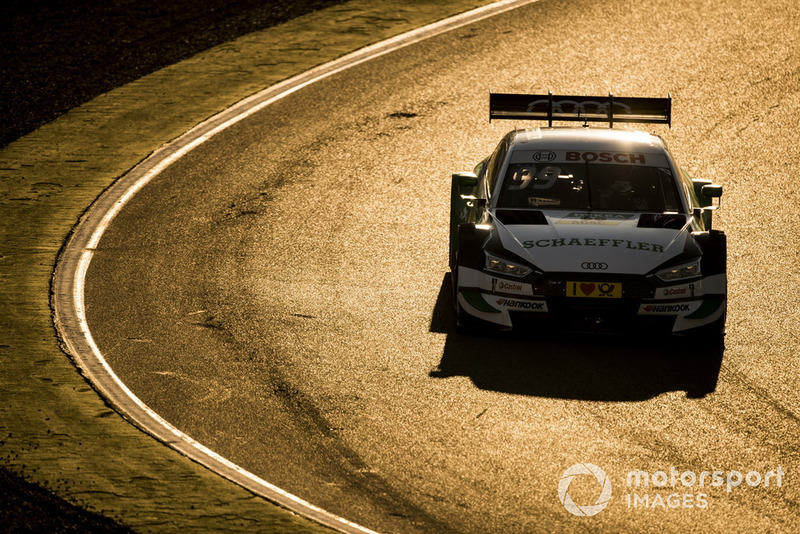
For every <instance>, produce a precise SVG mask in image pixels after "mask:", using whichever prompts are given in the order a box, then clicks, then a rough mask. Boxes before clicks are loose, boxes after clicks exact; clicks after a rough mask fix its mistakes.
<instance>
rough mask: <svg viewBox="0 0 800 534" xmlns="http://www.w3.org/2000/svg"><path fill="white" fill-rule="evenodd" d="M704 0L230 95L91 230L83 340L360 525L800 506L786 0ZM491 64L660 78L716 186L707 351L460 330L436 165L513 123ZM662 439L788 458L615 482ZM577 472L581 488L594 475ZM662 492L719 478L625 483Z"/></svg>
mask: <svg viewBox="0 0 800 534" xmlns="http://www.w3.org/2000/svg"><path fill="white" fill-rule="evenodd" d="M718 4H719V3H709V2H699V1H689V0H682V1H680V2H655V1H644V2H636V3H630V2H622V1H617V0H608V1H601V2H589V1H580V0H578V1H575V0H570V1H558V0H543V1H541V2H539V3H536V4H534V5H531V6H527V7H525V8H520V9H517V10H515V11H513V12H509V13H506V14H503V15H500V16H496V17H493V18H491V19H489V20H486V21H483V22H480V23H478V24H474V25H472V26H469V27H466V28H462V29H459V30H456V31H453V32H450V33H448V34H445V35H443V36H439V37H436V38H432V39H429V40H427V41H424V42H422V43H419V44H416V45H413V46H411V47H408V48H405V49H403V50H400V51H398V52H394V53H391V54H389V55H386V56H383V57H380V58H378V59H376V60H373V61H370V62H368V63H366V64H362V65H360V66H357V67H354V68H351V69H349V70H347V71H345V72H343V73H340V74H338V75H335V76H333V77H330V78H327V79H325V80H323V81H321V82H318V83H316V84H314V85H311V86H309V87H306V88H304V89H303V90H300V91H298V92H295V93H293V94H292V95H290V96H288V97H286V98H284V99H283V100H281V101H279V102H277V103H275V104H273V105H271V106H269V107H268V108H266V109H265V110H263V111H261V112H259V113H257V114H255V115H253V116H251V117H250V118H248V119H246V120H244V121H242V122H240V123H237V124H236V125H234V126H233V127H231V128H230V129H228V130H226V131H225V132H223V133H221V134H219V135H217V136H216V137H214V138H213V139H212V140H210V141H208V142H206V143H205V144H203V145H202V146H201V147H200V148H198V149H196V150H194V151H193V152H191V153H190V154H189V155H188V156H186V157H184V158H182V159H181V160H179V161H178V162H176V163H174V164H173V165H171V166H170V167H169V168H167V169H166V170H165V171H164V172H163V173H162V174H161V175H160V176H159V177H158V178H157V179H156V180H154V181H153V182H152V183H150V184H149V185H148V186H146V187H145V188H144V189H143V190H142V191H141V192H140V193H139V194H138V195H137V196H136V197H135V198H134V199H133V200H132V201H131V202H130V203H129V204H128V205H127V207H126V208H125V210H123V211H122V212H121V213H120V214H119V215H118V216H117V218H116V219H115V220H114V222H113V224H112V225H111V226H110V228H109V229H108V231H107V232H106V234H105V237H104V238H103V240H102V241H101V243H100V246H99V248H98V250H97V252H96V254H95V257H94V260H93V262H92V264H91V267H90V270H89V273H88V278H87V293H86V308H87V313H88V320H89V324H90V326H91V328H92V332H93V334H94V337H95V339H96V341H97V343H98V345H99V347H100V349H101V350H102V351H103V353H104V355H105V356H106V358H107V359H108V361H109V362H110V364H111V366H112V367H113V368H114V370H115V371H116V372H117V374H118V375H119V376H120V377H121V378H122V380H123V381H124V382H125V383H126V384H127V385H128V386H129V387H130V388H131V390H132V391H133V392H134V393H135V394H136V395H137V396H139V397H140V398H141V399H142V400H143V401H144V402H145V403H146V404H147V405H149V406H150V407H151V408H152V409H153V410H155V411H156V412H157V413H159V414H160V415H161V416H163V417H164V418H165V419H167V420H168V421H170V422H171V423H172V424H174V425H175V426H176V427H178V428H179V429H181V430H182V431H184V432H185V433H187V434H188V435H190V436H192V437H193V438H195V439H196V440H198V441H200V442H201V443H203V444H205V445H207V446H208V447H210V448H211V449H213V450H215V451H216V452H218V453H220V454H222V455H223V456H225V457H227V458H229V459H230V460H232V461H233V462H235V463H237V464H238V465H240V466H242V467H244V468H245V469H247V470H249V471H251V472H253V473H255V474H257V475H258V476H260V477H262V478H264V479H266V480H268V481H270V482H272V483H274V484H277V485H278V486H280V487H282V488H284V489H286V490H288V491H291V492H292V493H295V494H297V495H299V496H300V497H302V498H304V499H307V500H309V501H311V502H313V503H315V504H317V505H320V506H322V507H324V508H326V509H328V510H330V511H332V512H334V513H337V514H340V515H342V516H344V517H346V518H348V519H351V520H353V521H356V522H358V523H360V524H363V525H365V526H367V527H370V528H373V529H376V530H383V531H392V532H417V531H419V532H445V531H451V530H452V531H460V532H490V531H497V532H501V531H502V532H522V531H525V532H528V531H554V530H562V531H566V530H570V531H572V530H585V531H590V530H601V531H653V532H655V531H659V532H660V531H691V530H696V531H701V530H702V531H708V530H711V529H723V528H724V529H726V530H734V531H736V530H740V531H744V530H750V529H752V530H756V531H766V530H770V529H771V530H772V531H783V532H792V531H794V532H796V531H797V530H798V529H800V508H798V497H799V496H800V490H798V487H800V480H798V477H797V474H796V472H797V470H798V468H800V458H799V457H798V448H797V447H798V446H797V444H798V442H799V441H800V422H798V415H797V414H798V413H800V403H798V395H797V391H798V390H799V389H800V379H799V378H798V376H800V373H798V371H799V370H800V369H798V358H797V357H798V354H800V341H799V340H798V338H797V337H795V335H794V331H795V330H796V327H797V325H798V324H800V311H798V306H797V302H800V291H798V287H800V279H798V274H797V273H798V269H797V265H798V260H800V253H799V252H798V251H800V247H798V245H797V243H798V238H800V230H798V224H797V223H798V221H797V215H796V214H797V213H798V209H800V198H798V193H797V187H796V176H797V175H798V173H800V164H799V163H798V161H797V155H796V154H797V148H796V146H797V141H796V135H795V132H796V129H797V124H798V119H797V117H798V115H800V94H798V86H799V85H798V82H799V81H800V42H798V40H800V33H798V31H797V28H798V27H800V6H798V5H797V3H796V2H794V0H782V1H776V2H772V3H764V2H757V1H755V0H752V1H751V0H740V1H735V0H734V1H729V2H725V3H724V4H722V5H718ZM490 88H491V89H492V90H495V91H508V92H541V91H547V90H549V89H553V90H554V91H556V92H560V93H565V94H570V93H587V94H603V93H605V92H607V91H609V90H613V91H614V92H615V94H618V95H620V96H665V95H666V94H667V93H668V92H671V93H672V95H673V97H674V101H673V105H674V109H675V111H674V117H673V125H674V126H673V129H672V130H666V129H661V130H657V133H660V134H662V135H663V136H664V137H665V139H666V140H667V141H668V143H669V144H670V146H671V148H672V150H673V152H675V154H676V157H677V158H678V160H679V161H680V162H682V164H683V165H684V166H685V167H686V169H687V170H688V171H689V172H690V174H692V175H693V176H695V177H704V178H712V179H714V180H715V181H717V182H719V183H722V184H723V185H724V186H725V195H724V197H723V199H722V209H721V210H720V211H719V212H717V214H716V215H715V221H716V222H715V224H716V225H717V226H718V227H720V228H723V229H725V230H726V232H727V233H728V236H729V294H730V304H729V318H728V336H727V339H726V347H725V350H724V352H718V353H710V352H709V351H708V350H705V351H703V350H690V349H687V348H685V347H683V348H681V347H671V346H662V344H648V343H647V342H646V341H645V342H642V340H638V341H635V342H634V341H629V340H619V339H610V340H608V339H591V338H586V339H560V338H557V337H553V336H549V337H546V336H541V337H533V338H506V337H495V338H491V337H490V338H480V337H478V338H472V337H463V336H460V335H458V334H457V333H456V332H455V328H454V324H453V321H452V318H451V313H450V305H449V299H450V294H449V282H448V275H447V274H446V271H447V238H448V229H447V224H448V209H449V205H448V202H449V199H448V195H449V188H450V185H449V179H450V178H449V176H450V173H451V172H454V171H461V170H470V169H471V167H472V166H473V165H474V163H476V162H477V161H479V160H480V159H481V158H482V157H483V156H485V155H486V154H488V153H489V152H490V151H491V150H492V149H493V148H494V145H495V144H496V143H497V141H498V140H499V139H500V137H501V135H502V134H503V133H504V132H505V131H507V130H508V129H510V128H513V126H514V125H513V124H512V123H508V122H493V123H492V124H489V123H488V109H487V107H488V98H487V95H488V92H489V89H490ZM580 462H590V463H592V464H595V465H597V466H600V467H601V468H602V469H603V470H605V472H606V473H607V474H608V476H609V477H610V478H609V479H610V480H611V482H612V487H613V496H612V500H611V501H610V503H609V505H608V506H607V508H606V509H605V510H603V511H602V512H601V513H600V514H598V515H596V516H594V517H575V516H573V515H570V514H569V513H567V511H566V510H565V509H564V507H563V506H562V505H561V503H560V502H559V498H558V482H559V479H560V477H561V476H562V473H564V471H565V470H566V469H567V468H569V467H570V466H572V465H573V464H575V463H580ZM671 467H674V468H675V469H677V470H678V471H679V472H685V471H689V470H690V471H693V472H696V473H697V474H699V473H700V472H701V471H704V470H709V471H714V470H720V471H723V472H725V473H728V472H730V471H734V470H736V471H740V472H742V473H743V474H744V473H748V472H752V471H756V472H759V473H761V474H765V473H767V472H768V471H771V470H772V471H774V470H776V469H777V468H778V467H781V469H782V471H783V472H785V475H784V476H783V479H782V484H781V486H780V487H778V486H777V484H776V483H775V482H776V480H775V478H773V479H772V482H773V483H772V484H771V485H770V486H769V487H764V486H763V484H761V485H759V486H758V487H750V486H748V485H747V484H746V483H742V484H741V485H740V486H739V487H735V488H731V491H730V492H728V491H727V489H726V487H725V486H722V487H708V486H706V487H704V488H700V487H699V486H698V485H697V484H695V485H693V486H690V487H684V486H682V485H680V482H678V487H677V488H675V489H673V488H672V487H664V488H655V487H649V488H630V487H627V486H626V474H627V473H628V472H630V471H633V470H644V471H647V472H649V473H653V472H656V471H659V470H665V471H666V472H669V470H670V468H671ZM569 492H570V495H571V496H572V498H573V499H574V500H575V501H576V502H583V503H588V504H592V503H593V501H594V500H595V498H596V497H597V494H598V486H597V483H596V482H595V481H594V479H593V478H592V477H578V478H576V479H575V480H574V482H573V484H571V485H570V488H569ZM672 493H678V494H680V498H681V499H684V497H683V495H684V494H691V495H692V498H691V499H690V500H689V501H688V502H689V503H690V504H691V503H695V504H696V503H697V502H698V497H697V494H699V493H704V494H707V500H708V502H709V505H708V506H707V507H704V508H701V507H698V506H696V505H695V506H692V507H688V506H685V503H686V501H684V500H682V501H681V505H680V506H679V507H672V506H669V505H665V506H663V507H660V506H655V508H646V509H645V508H643V507H642V505H640V506H638V507H636V508H633V507H632V506H629V505H628V503H629V501H628V498H631V499H633V497H632V495H633V494H637V495H639V496H642V495H644V494H648V495H649V499H650V503H651V504H652V503H653V502H654V500H655V496H656V495H660V496H662V497H663V498H664V500H665V501H666V499H667V496H668V495H669V494H672ZM670 502H673V503H674V502H675V501H674V500H673V501H670Z"/></svg>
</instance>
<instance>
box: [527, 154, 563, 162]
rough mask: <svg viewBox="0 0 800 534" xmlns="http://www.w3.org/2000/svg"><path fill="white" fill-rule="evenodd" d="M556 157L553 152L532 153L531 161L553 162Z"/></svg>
mask: <svg viewBox="0 0 800 534" xmlns="http://www.w3.org/2000/svg"><path fill="white" fill-rule="evenodd" d="M557 157H558V156H556V153H555V152H534V153H533V161H553V160H554V159H556V158H557Z"/></svg>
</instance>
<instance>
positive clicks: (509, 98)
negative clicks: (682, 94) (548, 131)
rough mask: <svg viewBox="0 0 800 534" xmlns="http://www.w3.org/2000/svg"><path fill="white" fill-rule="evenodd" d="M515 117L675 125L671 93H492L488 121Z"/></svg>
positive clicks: (551, 122) (548, 120)
mask: <svg viewBox="0 0 800 534" xmlns="http://www.w3.org/2000/svg"><path fill="white" fill-rule="evenodd" d="M492 119H516V120H534V121H547V122H548V124H549V125H550V126H552V125H553V121H580V122H607V123H609V125H610V126H612V127H613V126H614V123H615V122H638V123H650V124H667V125H669V126H670V127H672V96H671V95H669V96H667V98H633V97H631V98H620V97H615V96H614V95H613V94H610V93H609V95H608V96H565V95H554V94H553V93H552V92H551V93H548V94H546V95H520V94H512V93H489V121H491V120H492Z"/></svg>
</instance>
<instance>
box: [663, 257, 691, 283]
mask: <svg viewBox="0 0 800 534" xmlns="http://www.w3.org/2000/svg"><path fill="white" fill-rule="evenodd" d="M656 276H657V277H659V278H660V279H661V280H663V281H664V282H674V281H675V280H683V279H685V278H695V277H697V276H700V258H697V259H696V260H694V261H691V262H689V263H684V264H683V265H676V266H675V267H668V268H666V269H661V270H660V271H658V272H656Z"/></svg>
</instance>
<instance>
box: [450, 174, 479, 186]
mask: <svg viewBox="0 0 800 534" xmlns="http://www.w3.org/2000/svg"><path fill="white" fill-rule="evenodd" d="M453 181H454V182H456V183H457V184H458V186H459V187H475V186H476V185H478V176H477V175H476V174H475V173H474V172H457V173H455V174H454V175H453Z"/></svg>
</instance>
